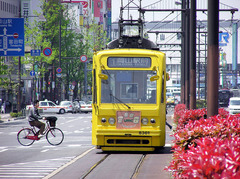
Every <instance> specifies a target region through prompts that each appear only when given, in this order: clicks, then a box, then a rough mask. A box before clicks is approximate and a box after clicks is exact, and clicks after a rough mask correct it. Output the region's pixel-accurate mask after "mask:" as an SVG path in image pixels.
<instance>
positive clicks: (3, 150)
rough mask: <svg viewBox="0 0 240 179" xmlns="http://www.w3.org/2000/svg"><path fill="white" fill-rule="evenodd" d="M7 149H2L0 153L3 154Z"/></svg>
mask: <svg viewBox="0 0 240 179" xmlns="http://www.w3.org/2000/svg"><path fill="white" fill-rule="evenodd" d="M7 150H8V149H2V150H0V152H5V151H7Z"/></svg>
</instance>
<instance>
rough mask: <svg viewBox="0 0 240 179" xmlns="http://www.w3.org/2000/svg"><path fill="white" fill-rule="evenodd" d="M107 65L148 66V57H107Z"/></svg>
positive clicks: (113, 66) (149, 59)
mask: <svg viewBox="0 0 240 179" xmlns="http://www.w3.org/2000/svg"><path fill="white" fill-rule="evenodd" d="M107 65H108V67H110V68H149V67H151V58H150V57H109V58H108V59H107Z"/></svg>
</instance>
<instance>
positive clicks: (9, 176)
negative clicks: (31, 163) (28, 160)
mask: <svg viewBox="0 0 240 179" xmlns="http://www.w3.org/2000/svg"><path fill="white" fill-rule="evenodd" d="M43 177H44V175H37V176H30V175H29V176H26V175H24V176H21V175H19V176H12V175H4V176H0V178H43Z"/></svg>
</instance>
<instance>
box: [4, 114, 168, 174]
mask: <svg viewBox="0 0 240 179" xmlns="http://www.w3.org/2000/svg"><path fill="white" fill-rule="evenodd" d="M56 116H57V117H58V121H57V126H56V127H58V128H60V129H61V130H62V131H63V133H64V136H65V138H64V141H63V143H62V144H60V145H59V146H52V145H50V144H49V143H48V142H47V140H46V139H45V138H42V139H41V140H39V141H36V142H35V143H33V145H31V146H28V147H25V146H21V145H20V144H19V143H18V141H17V137H16V136H17V133H18V131H19V130H20V129H21V128H22V127H27V126H28V122H27V120H26V119H22V120H15V121H10V122H4V123H0V141H1V143H0V178H67V177H68V178H71V179H72V178H109V177H110V176H112V175H113V172H114V176H115V177H114V178H124V179H125V178H141V177H143V178H146V177H147V176H148V178H149V177H151V176H153V175H149V174H153V173H154V171H155V176H156V177H159V175H162V177H161V178H170V175H169V174H168V173H167V172H165V173H163V174H164V176H165V177H164V176H163V174H162V172H163V171H162V169H161V170H159V167H160V166H161V167H162V168H164V167H165V166H166V165H168V163H169V161H170V159H171V152H170V146H171V142H170V140H171V139H172V138H171V137H169V135H168V134H171V131H170V130H169V129H168V128H166V129H167V137H166V147H165V149H164V150H163V151H160V152H159V153H150V154H145V153H111V154H108V153H103V152H102V151H101V150H98V149H95V148H94V146H92V145H91V114H71V113H69V114H64V115H58V114H56ZM169 122H170V123H171V121H169ZM93 166H95V167H93ZM102 169H109V171H110V172H105V170H102ZM158 171H160V172H158ZM69 176H72V177H69ZM152 178H154V177H152Z"/></svg>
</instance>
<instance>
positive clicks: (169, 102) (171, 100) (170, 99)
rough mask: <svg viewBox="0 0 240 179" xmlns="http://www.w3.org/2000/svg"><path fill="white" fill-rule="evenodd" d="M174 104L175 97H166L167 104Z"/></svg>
mask: <svg viewBox="0 0 240 179" xmlns="http://www.w3.org/2000/svg"><path fill="white" fill-rule="evenodd" d="M171 105H175V99H174V97H169V98H168V99H167V106H171Z"/></svg>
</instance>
